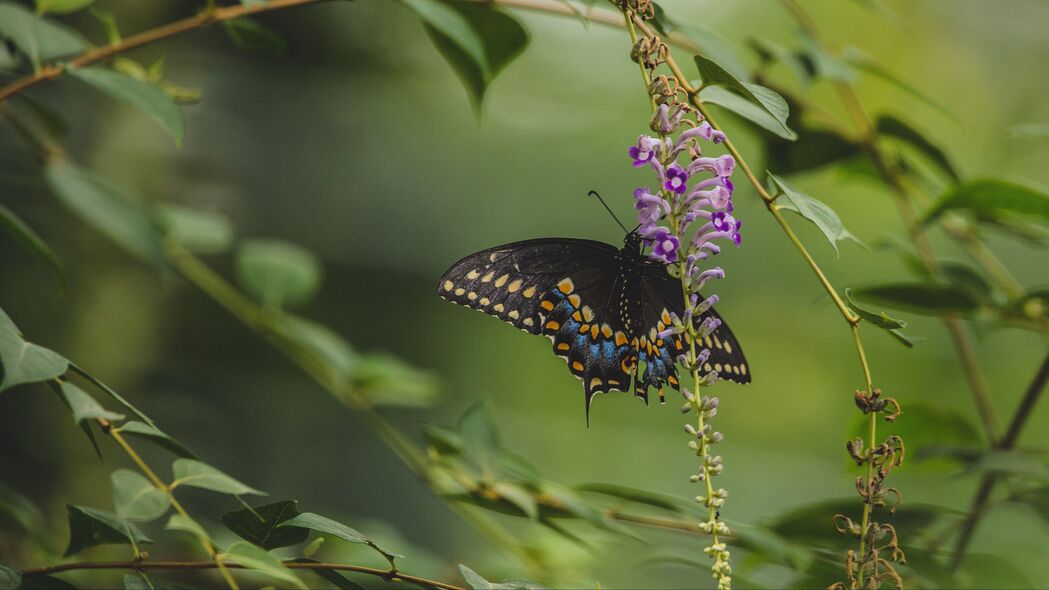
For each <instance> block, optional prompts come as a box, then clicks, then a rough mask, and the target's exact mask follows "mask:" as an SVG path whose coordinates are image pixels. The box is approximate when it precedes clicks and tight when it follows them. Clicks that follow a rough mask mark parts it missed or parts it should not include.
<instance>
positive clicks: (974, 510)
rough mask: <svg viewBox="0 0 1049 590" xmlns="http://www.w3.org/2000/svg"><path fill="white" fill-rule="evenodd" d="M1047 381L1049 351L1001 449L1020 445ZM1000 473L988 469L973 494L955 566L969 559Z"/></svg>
mask: <svg viewBox="0 0 1049 590" xmlns="http://www.w3.org/2000/svg"><path fill="white" fill-rule="evenodd" d="M1046 382H1049V354H1047V355H1046V357H1045V360H1043V361H1042V365H1041V366H1040V367H1038V372H1037V373H1035V375H1034V379H1032V380H1031V384H1030V385H1028V386H1027V391H1026V392H1025V393H1024V396H1023V399H1021V400H1020V405H1019V406H1017V407H1016V412H1015V413H1014V414H1013V418H1012V420H1010V421H1009V429H1008V430H1007V431H1006V432H1005V436H1003V437H1002V441H1001V443H999V444H998V445H997V448H998V449H999V450H1003V451H1008V450H1010V449H1012V448H1014V447H1015V446H1016V442H1017V441H1018V440H1019V438H1020V432H1021V431H1022V430H1023V427H1024V425H1025V424H1027V420H1028V418H1030V416H1031V412H1032V411H1033V410H1034V406H1035V404H1036V403H1038V399H1039V398H1040V397H1041V396H1042V392H1044V391H1045V385H1046ZM999 476H1000V474H999V473H988V474H987V475H985V476H984V477H983V480H981V481H980V487H979V488H978V489H977V491H976V495H975V496H973V501H972V505H971V507H970V508H969V515H968V516H967V517H966V519H965V523H964V524H963V525H962V530H961V533H959V535H958V543H957V544H956V545H955V546H954V552H953V553H952V555H951V565H952V567H955V568H956V567H958V566H959V565H961V563H962V561H964V560H965V554H966V551H967V550H968V548H969V544H970V543H971V542H972V539H973V535H974V534H975V533H976V526H977V525H978V524H979V522H980V519H982V518H983V516H984V514H986V513H987V506H988V504H989V503H990V500H991V492H992V491H994V486H995V485H996V484H997V483H998V479H999Z"/></svg>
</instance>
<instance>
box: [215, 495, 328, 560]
mask: <svg viewBox="0 0 1049 590" xmlns="http://www.w3.org/2000/svg"><path fill="white" fill-rule="evenodd" d="M296 504H297V502H296V501H295V500H282V501H280V502H273V503H272V504H265V505H263V506H254V507H252V509H251V510H248V509H247V508H242V509H240V510H231V511H229V512H226V513H225V514H223V515H222V524H224V525H226V528H228V529H229V530H231V531H233V532H234V533H236V534H237V536H238V537H240V538H241V539H244V540H245V541H250V542H252V543H254V544H256V545H258V546H259V547H262V548H263V549H266V550H267V551H268V550H270V549H277V548H278V547H289V546H291V545H298V544H299V543H302V542H303V541H305V540H306V537H308V536H309V534H310V533H309V531H307V530H306V529H304V528H299V527H294V526H280V525H281V523H283V522H284V521H286V520H289V519H291V518H295V517H296V516H298V515H299V510H298V508H297V507H296Z"/></svg>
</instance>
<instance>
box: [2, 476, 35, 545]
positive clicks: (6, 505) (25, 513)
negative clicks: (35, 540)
mask: <svg viewBox="0 0 1049 590" xmlns="http://www.w3.org/2000/svg"><path fill="white" fill-rule="evenodd" d="M5 514H6V515H7V516H9V517H10V520H13V521H14V522H16V523H18V525H19V526H20V527H22V529H23V530H24V531H25V532H26V533H28V534H30V535H33V536H36V535H43V534H44V533H46V530H47V524H46V522H45V521H44V514H43V513H42V512H40V509H39V508H37V506H36V504H34V503H33V501H32V500H30V499H29V498H27V497H25V496H23V495H22V494H20V493H18V492H16V491H15V490H13V489H11V488H9V487H7V486H6V485H3V484H0V516H2V515H5ZM7 520H8V519H3V521H2V522H5V523H6V522H7ZM8 530H10V528H8Z"/></svg>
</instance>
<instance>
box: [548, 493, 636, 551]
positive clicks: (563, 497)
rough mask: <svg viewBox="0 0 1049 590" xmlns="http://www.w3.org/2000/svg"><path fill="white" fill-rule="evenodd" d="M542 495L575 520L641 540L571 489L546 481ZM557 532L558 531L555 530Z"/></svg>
mask: <svg viewBox="0 0 1049 590" xmlns="http://www.w3.org/2000/svg"><path fill="white" fill-rule="evenodd" d="M540 493H541V494H542V495H543V496H546V497H547V498H549V499H550V500H552V501H553V502H554V503H555V504H556V505H559V506H560V507H561V509H562V510H564V511H565V512H566V513H568V514H570V515H572V516H573V517H575V518H581V519H583V520H585V521H587V522H588V523H590V524H591V525H593V526H595V527H597V528H600V529H604V530H606V531H611V532H614V533H618V534H620V535H623V536H624V537H627V538H630V539H634V540H640V537H638V536H637V535H635V534H634V533H633V532H632V531H630V530H629V529H627V528H625V527H623V526H622V525H620V524H619V523H617V522H614V521H612V520H610V519H609V518H608V516H606V515H605V513H604V511H603V510H601V509H600V508H598V507H597V506H594V505H593V504H591V503H589V502H587V501H586V500H584V499H583V498H582V497H581V496H580V495H579V494H577V493H576V492H575V490H572V489H571V488H567V487H565V486H562V485H560V484H557V483H554V482H550V481H545V482H543V483H542V484H541V486H540ZM543 524H545V525H547V526H550V525H549V522H548V521H544V522H543ZM555 530H557V529H556V528H555ZM558 532H562V531H558ZM562 534H563V533H562Z"/></svg>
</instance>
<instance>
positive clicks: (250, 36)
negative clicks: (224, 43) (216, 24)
mask: <svg viewBox="0 0 1049 590" xmlns="http://www.w3.org/2000/svg"><path fill="white" fill-rule="evenodd" d="M222 28H223V29H224V30H225V31H226V36H227V37H229V38H230V41H233V44H234V45H236V46H237V47H239V48H241V49H250V50H255V51H267V52H270V53H283V52H284V49H285V47H286V43H285V42H284V39H282V38H281V36H280V35H278V34H277V33H276V32H274V31H273V30H271V29H269V28H267V27H265V26H263V25H261V24H260V23H259V22H258V21H256V20H253V19H250V18H247V17H243V16H242V17H240V18H232V19H229V20H225V21H222Z"/></svg>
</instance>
